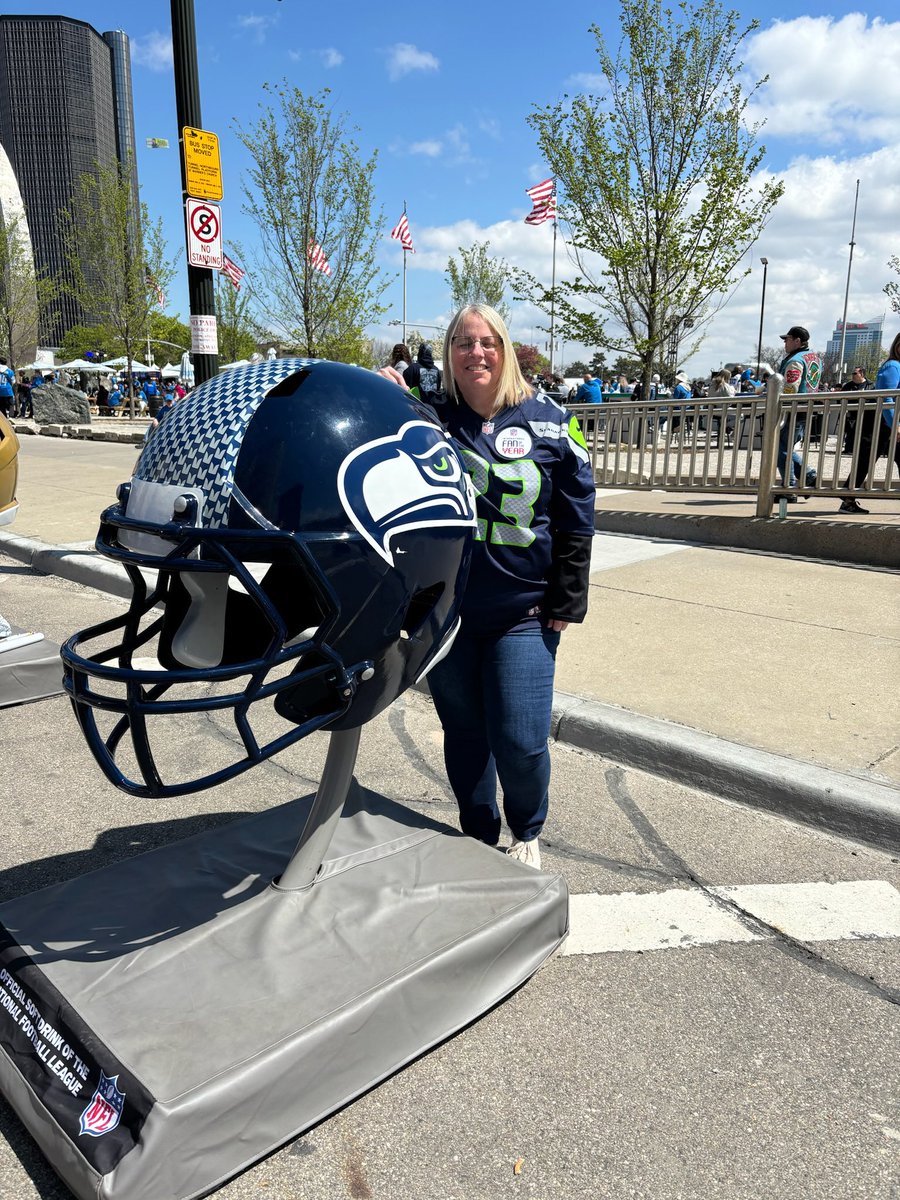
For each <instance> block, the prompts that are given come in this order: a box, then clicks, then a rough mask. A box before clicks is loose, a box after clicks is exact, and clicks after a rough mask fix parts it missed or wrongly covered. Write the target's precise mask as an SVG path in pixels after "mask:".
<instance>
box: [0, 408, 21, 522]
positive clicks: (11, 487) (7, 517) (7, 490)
mask: <svg viewBox="0 0 900 1200" xmlns="http://www.w3.org/2000/svg"><path fill="white" fill-rule="evenodd" d="M18 454H19V439H18V438H17V437H16V433H15V430H14V429H13V427H12V425H10V423H9V421H8V420H7V419H6V417H4V416H3V414H2V413H0V525H11V524H12V522H13V521H14V520H15V518H16V513H17V512H18V511H19V504H18V501H17V500H16V482H17V481H18V477H19V465H18Z"/></svg>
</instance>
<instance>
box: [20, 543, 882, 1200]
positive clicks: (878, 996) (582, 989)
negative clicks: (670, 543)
mask: <svg viewBox="0 0 900 1200" xmlns="http://www.w3.org/2000/svg"><path fill="white" fill-rule="evenodd" d="M23 532H24V531H23ZM119 608H120V604H119V602H118V601H116V600H115V599H113V598H111V597H109V596H106V595H103V594H101V593H99V592H93V591H91V590H88V589H85V588H80V587H78V586H77V585H74V584H70V583H67V582H65V581H63V580H60V579H58V578H54V577H41V576H35V575H33V573H32V572H31V571H30V570H29V569H28V568H26V567H23V566H21V565H20V564H17V563H14V562H12V560H9V559H0V611H2V612H3V613H4V615H5V616H6V617H7V618H8V619H10V620H11V621H12V622H13V623H15V624H17V625H20V626H26V627H28V628H38V629H40V630H42V631H43V632H44V633H45V634H46V635H47V636H48V637H50V638H52V639H54V640H57V641H59V640H61V639H62V638H64V637H65V636H66V635H67V634H68V633H70V632H71V631H72V630H73V629H75V628H77V627H79V626H82V625H84V624H87V623H90V622H92V621H94V620H97V619H101V618H103V617H106V616H109V615H112V614H113V613H115V612H117V611H119ZM0 731H2V762H3V767H4V772H3V775H4V787H3V789H2V792H0V808H2V817H3V829H4V837H3V839H2V841H0V900H3V899H6V898H7V897H10V896H14V895H20V894H23V893H26V892H28V891H31V890H34V889H36V888H39V887H42V886H45V885H47V884H49V883H53V882H55V881H58V880H60V879H63V878H67V877H70V876H72V875H74V874H80V873H82V872H84V871H88V870H91V869H94V868H97V867H100V866H103V865H104V864H106V863H109V862H112V861H116V860H120V859H124V858H127V857H129V856H131V855H134V854H137V853H140V852H142V851H143V850H146V849H149V848H151V847H154V846H158V845H162V844H165V843H166V842H169V841H172V840H174V839H177V838H181V837H184V836H186V835H187V834H189V833H192V832H194V831H195V830H197V829H198V828H203V827H205V826H208V825H209V824H210V823H212V822H216V821H220V820H224V819H227V818H228V817H230V816H232V815H234V816H237V815H239V814H241V813H246V812H250V811H258V810H260V809H262V808H264V807H266V806H267V805H270V804H273V803H277V802H280V801H283V800H286V799H289V798H291V797H293V796H295V795H301V794H305V793H307V792H309V791H311V790H313V788H314V787H315V783H316V781H317V779H318V776H319V772H320V770H321V767H322V763H323V760H324V754H325V749H326V739H325V737H324V736H323V735H314V736H313V737H312V738H310V739H307V740H306V741H305V742H303V743H301V744H300V745H298V746H296V747H294V748H292V749H291V750H290V751H288V752H286V753H284V754H283V755H281V756H279V758H278V760H276V761H274V762H272V763H269V764H267V765H265V766H263V767H259V768H257V769H256V770H255V771H253V772H252V773H251V774H250V775H246V776H244V777H243V778H240V779H237V780H234V781H232V782H231V783H229V784H227V785H224V786H222V787H220V788H218V789H215V790H213V791H211V792H204V793H200V794H197V795H194V796H191V797H188V798H185V799H180V800H168V801H139V800H132V799H129V798H127V797H126V796H124V795H122V794H120V793H118V792H116V791H115V790H114V789H113V788H112V787H111V786H110V785H109V784H107V783H106V781H105V780H104V779H103V778H102V777H101V775H100V774H99V771H98V770H97V768H96V766H95V765H94V763H93V760H92V759H91V757H90V755H89V753H88V751H87V749H86V747H85V746H84V744H83V742H82V740H81V736H80V734H79V733H78V731H77V729H76V727H75V724H74V720H73V718H72V716H71V713H70V711H69V709H68V704H67V702H66V701H65V700H63V699H62V698H61V697H60V698H55V699H51V700H46V701H42V702H40V703H37V704H33V705H28V706H22V707H18V708H13V709H5V710H3V711H2V712H0ZM217 736H221V735H220V733H219V731H217V730H216V729H215V728H212V727H207V728H206V729H205V730H201V731H199V732H197V733H188V732H187V731H185V733H184V736H183V737H179V738H173V739H172V755H173V759H175V760H178V759H179V758H180V759H182V760H184V759H191V760H195V759H196V758H197V756H198V755H202V754H204V752H205V749H204V747H205V741H204V739H207V740H208V739H212V740H215V738H216V737H217ZM553 755H554V782H553V799H552V804H551V816H550V820H549V823H548V825H547V829H546V837H545V839H544V842H543V845H544V861H545V867H546V868H548V869H552V870H558V871H561V872H562V873H563V874H564V875H565V877H566V879H567V881H568V884H569V888H570V891H571V892H572V893H573V896H576V897H586V896H589V895H591V894H596V895H598V896H602V897H613V896H619V895H622V894H625V893H636V894H637V895H638V896H647V895H649V894H650V893H666V894H667V895H672V896H673V897H676V898H683V894H684V893H685V892H689V891H692V890H696V891H699V892H700V893H702V894H704V895H706V894H708V889H709V888H711V887H722V886H732V885H746V884H777V885H785V887H786V888H787V890H786V891H785V893H784V894H785V895H788V896H792V895H793V892H792V891H791V890H790V888H789V887H788V885H794V884H800V883H807V882H814V881H826V882H831V883H835V882H847V883H852V882H854V881H873V882H875V883H878V884H879V885H881V887H882V889H885V890H886V892H887V894H889V895H893V893H890V888H894V889H900V861H898V856H896V855H894V856H891V855H888V854H882V853H879V852H877V851H873V850H868V849H864V848H862V847H860V846H857V845H856V844H853V843H850V842H845V841H842V840H840V839H837V838H833V837H830V836H827V835H823V834H819V833H815V832H813V831H810V830H807V829H804V828H801V827H798V826H796V825H792V824H789V823H787V822H784V821H781V820H780V819H778V818H775V817H771V816H767V815H764V814H762V813H759V812H755V811H753V810H750V809H747V808H742V807H738V806H734V805H730V804H726V803H724V802H722V801H720V800H717V799H716V798H715V797H711V796H709V795H706V794H703V793H700V792H696V791H692V790H689V789H687V788H684V787H680V786H677V785H674V784H670V783H667V782H665V781H663V780H660V779H659V778H656V777H651V776H649V775H644V774H642V773H640V772H636V771H632V770H627V769H623V768H621V767H619V766H616V765H614V764H611V763H609V762H606V761H604V760H603V759H600V758H597V757H593V756H591V755H587V754H581V753H577V752H575V751H572V750H568V749H566V748H565V747H562V746H555V747H554V748H553ZM357 774H358V776H359V778H360V781H361V782H362V783H363V784H365V785H366V786H368V787H371V788H375V789H377V790H380V791H383V792H385V793H386V794H387V795H389V796H391V797H392V798H394V799H397V800H400V801H402V802H404V803H408V804H410V805H411V806H412V807H414V808H416V809H418V810H420V811H427V812H428V813H430V814H431V815H433V816H436V817H440V818H442V819H446V820H447V821H450V822H452V820H453V805H452V802H451V800H450V797H449V796H448V792H447V788H446V784H445V782H444V776H443V768H442V764H441V752H440V738H439V732H438V727H437V722H436V719H435V717H434V713H433V710H432V708H431V705H430V703H429V701H428V700H427V699H426V698H424V697H423V696H421V695H418V694H408V695H407V696H406V697H404V698H403V699H402V700H401V701H400V702H398V704H396V705H395V706H394V707H393V708H392V709H391V710H390V711H389V712H388V713H386V714H384V715H383V716H382V717H381V718H379V719H378V720H377V721H376V722H374V723H373V725H372V726H371V727H370V728H369V729H367V730H366V731H365V732H364V736H363V741H362V747H361V751H360V759H359V766H358V771H357ZM674 911H675V908H674V907H673V913H674ZM737 915H738V916H746V914H742V913H741V911H740V909H739V907H738V908H737ZM747 919H748V920H749V918H747ZM788 924H789V923H788ZM573 926H574V920H573ZM786 927H787V926H786ZM613 933H614V934H616V935H617V934H618V933H621V934H622V937H623V939H624V937H625V934H626V933H627V930H625V929H624V928H623V929H622V930H621V931H619V930H613ZM898 1004H900V938H898V937H897V936H863V937H840V938H830V939H821V940H809V941H804V940H802V939H797V938H796V937H791V936H788V935H786V934H781V933H779V932H778V930H777V929H774V928H771V929H767V930H766V931H765V936H761V937H759V938H758V939H757V940H753V941H742V942H728V941H718V940H712V941H709V942H702V941H698V940H691V939H682V940H676V941H675V942H673V944H671V945H670V946H669V947H668V948H663V949H656V950H643V951H638V950H622V949H613V950H610V951H609V952H606V953H584V954H569V955H564V956H560V957H557V958H556V959H554V960H553V961H551V962H550V963H549V964H548V965H547V966H545V967H544V968H543V969H542V970H541V971H540V972H539V973H538V974H537V975H536V976H535V977H534V978H533V979H532V980H531V981H530V982H529V983H528V984H526V985H525V986H524V987H523V988H522V989H520V991H518V992H517V993H516V994H515V995H514V996H512V997H511V998H510V999H508V1000H507V1001H506V1002H505V1003H503V1004H501V1005H499V1006H498V1007H497V1008H496V1009H494V1010H493V1011H492V1012H490V1013H489V1014H487V1015H486V1016H485V1017H484V1018H483V1019H481V1020H480V1021H478V1022H476V1023H475V1024H474V1025H472V1026H471V1027H470V1028H468V1029H467V1030H465V1031H464V1032H462V1033H461V1034H459V1035H458V1036H457V1037H455V1038H453V1039H451V1040H450V1041H448V1042H447V1043H445V1044H444V1045H442V1046H440V1047H439V1048H438V1049H436V1050H434V1051H433V1052H432V1053H430V1054H428V1055H426V1056H425V1057H423V1058H422V1059H420V1060H419V1061H417V1062H416V1063H414V1064H413V1065H412V1066H410V1067H409V1068H407V1069H406V1070H404V1071H402V1072H400V1073H399V1074H398V1075H396V1076H394V1077H393V1078H392V1079H390V1080H388V1081H387V1082H386V1083H384V1084H383V1085H382V1086H380V1087H378V1088H376V1089H375V1090H373V1091H372V1092H370V1093H369V1094H367V1095H366V1096H364V1097H363V1098H362V1099H360V1100H358V1101H357V1102H355V1103H354V1104H352V1105H349V1106H348V1107H347V1108H345V1109H344V1110H342V1111H341V1112H339V1113H337V1114H336V1115H334V1116H333V1117H331V1118H330V1119H328V1120H326V1121H324V1122H323V1123H322V1124H321V1125H319V1126H317V1127H316V1128H314V1129H312V1130H311V1131H309V1132H307V1133H306V1134H305V1135H303V1136H302V1137H300V1138H298V1139H297V1140H296V1141H295V1142H294V1143H293V1144H291V1145H289V1146H287V1147H285V1148H283V1149H282V1150H281V1151H279V1152H278V1153H276V1154H274V1155H272V1156H271V1157H270V1158H269V1159H267V1160H266V1161H264V1162H262V1163H260V1164H258V1165H257V1166H255V1167H253V1168H252V1169H250V1170H249V1171H247V1172H246V1173H245V1174H244V1175H242V1176H240V1177H239V1178H237V1179H235V1180H233V1181H232V1182H230V1183H229V1184H227V1185H226V1186H225V1187H224V1188H222V1189H221V1190H220V1191H219V1192H218V1193H216V1195H217V1197H221V1198H222V1200H226V1198H227V1200H250V1198H251V1197H252V1198H254V1200H256V1198H259V1197H267V1198H269V1200H323V1198H325V1197H328V1198H329V1200H330V1198H335V1200H343V1198H345V1197H346V1198H349V1200H419V1198H421V1197H436V1198H440V1200H495V1198H498V1197H504V1196H520V1197H529V1198H530V1200H582V1198H584V1200H587V1198H591V1200H594V1198H597V1197H611V1198H614V1200H622V1198H625V1197H629V1198H630V1197H639V1198H646V1200H676V1198H691V1200H693V1198H697V1200H713V1198H715V1200H750V1198H757V1197H758V1198H759V1200H763V1198H765V1200H798V1198H806V1197H809V1198H817V1200H818V1198H826V1197H828V1198H830V1197H834V1198H835V1200H838V1198H840V1200H852V1198H857V1197H858V1198H859V1200H879V1198H883V1200H888V1198H891V1200H900V1092H898V1088H897V1077H898V1064H900V1032H898V1030H900V1023H898V1013H900V1009H898ZM161 1036H164V1034H161ZM298 1086H302V1080H299V1081H298ZM519 1160H522V1161H521V1162H520V1171H519V1173H518V1174H517V1173H515V1172H514V1167H515V1164H516V1163H517V1162H518V1161H519ZM67 1194H68V1193H67V1192H66V1191H65V1189H64V1188H63V1187H62V1185H61V1184H59V1183H58V1182H57V1181H56V1180H55V1177H54V1176H53V1174H52V1172H51V1171H50V1169H49V1168H48V1166H47V1165H46V1163H45V1162H44V1160H43V1158H42V1157H41V1155H40V1154H39V1152H38V1151H37V1149H36V1148H35V1146H34V1144H33V1142H32V1141H31V1139H30V1137H29V1136H28V1135H27V1134H26V1133H25V1132H24V1130H23V1129H22V1126H21V1125H20V1124H19V1122H18V1120H17V1118H16V1117H15V1116H14V1115H13V1113H12V1112H11V1110H10V1109H9V1108H8V1106H6V1104H5V1102H2V1101H0V1197H3V1198H4V1200H7V1198H8V1200H13V1198H14V1200H33V1198H34V1197H41V1198H42V1200H63V1198H64V1197H65V1196H66V1195H67Z"/></svg>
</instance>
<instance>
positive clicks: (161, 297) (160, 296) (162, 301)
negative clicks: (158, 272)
mask: <svg viewBox="0 0 900 1200" xmlns="http://www.w3.org/2000/svg"><path fill="white" fill-rule="evenodd" d="M147 287H151V288H153V290H154V292H156V302H157V304H158V305H159V307H160V308H165V307H166V293H165V292H164V291H163V290H162V288H161V287H160V286H159V284H158V283H157V282H156V280H155V279H154V278H153V276H152V275H151V274H150V272H149V271H148V272H147Z"/></svg>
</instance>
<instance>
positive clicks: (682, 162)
mask: <svg viewBox="0 0 900 1200" xmlns="http://www.w3.org/2000/svg"><path fill="white" fill-rule="evenodd" d="M620 4H621V28H622V38H621V41H620V43H619V45H618V49H617V50H616V52H615V53H613V52H612V51H611V50H610V49H609V48H608V46H607V43H606V41H605V39H604V37H603V35H602V34H601V32H600V30H599V29H598V28H597V27H596V26H593V27H592V28H591V33H592V34H593V36H594V38H595V41H596V52H597V57H598V61H599V67H600V71H601V72H602V75H603V77H604V80H605V90H604V92H603V94H602V95H599V96H592V95H580V96H578V97H576V98H575V99H573V100H571V101H570V100H569V99H568V97H566V98H564V100H563V101H561V102H560V103H557V104H553V105H549V106H547V107H545V108H541V109H537V110H536V111H535V112H534V113H533V114H532V115H531V117H530V118H529V123H530V124H531V126H532V128H533V129H534V130H535V132H536V134H537V137H538V142H539V144H540V147H541V150H542V151H543V154H544V156H545V158H546V160H547V162H548V163H549V166H550V169H551V171H552V172H553V173H554V175H555V176H556V177H557V179H558V181H559V184H560V186H561V190H562V193H563V202H562V203H561V205H560V212H561V216H562V218H563V219H564V222H565V224H566V225H567V226H568V228H569V229H570V230H571V236H570V239H569V247H570V252H571V254H572V256H573V258H574V261H575V263H576V265H577V269H578V272H579V273H578V276H577V277H576V279H575V280H574V282H572V283H564V284H561V285H560V286H559V287H558V288H557V289H556V303H557V313H558V314H559V318H560V321H561V325H562V328H563V330H564V332H565V336H566V338H567V339H571V340H574V341H579V342H582V343H586V344H588V345H591V344H594V345H596V344H598V343H602V344H604V345H606V346H609V347H610V348H611V349H613V350H617V351H620V352H623V353H625V354H628V355H634V356H635V357H637V358H638V359H639V361H640V365H641V374H642V375H643V376H644V378H645V379H648V378H649V375H650V374H651V372H652V367H653V363H654V360H662V361H667V359H668V349H667V348H668V347H669V345H670V344H671V341H672V339H673V337H677V336H678V333H679V330H680V329H681V328H684V326H685V319H686V318H687V319H689V320H692V321H693V322H694V324H695V325H698V326H699V325H700V324H701V323H702V322H703V321H705V320H708V319H709V318H710V316H711V315H712V312H713V310H714V307H715V305H714V301H715V299H716V298H717V297H721V296H723V295H725V294H726V293H727V292H729V291H730V289H732V288H733V287H734V285H735V283H736V282H737V280H738V279H739V278H741V277H742V276H743V275H745V274H746V270H745V269H744V268H742V267H741V259H742V257H743V255H744V254H745V252H746V250H747V249H748V247H749V246H751V245H752V244H753V242H754V241H755V240H756V239H757V238H758V237H759V234H760V232H761V230H762V228H763V226H764V225H765V223H766V221H767V220H768V218H769V216H770V214H771V212H772V210H773V208H774V206H775V204H776V203H777V201H778V199H779V197H780V196H781V193H782V191H783V185H782V184H781V183H780V182H776V181H772V180H770V181H762V182H760V181H759V180H755V179H754V178H753V175H754V172H755V171H756V169H757V168H758V167H759V166H760V164H761V162H762V160H763V156H764V153H765V147H763V146H759V145H757V133H758V127H757V126H753V125H749V124H748V123H747V113H746V110H747V105H748V103H749V100H750V98H751V97H752V95H753V94H754V93H755V92H756V91H757V89H758V88H759V87H760V86H761V85H762V84H763V83H764V82H765V80H760V81H759V82H757V83H756V84H754V85H751V87H750V89H749V91H748V92H745V91H744V89H743V87H742V84H741V82H740V76H741V72H742V69H743V67H742V63H741V61H740V58H739V54H740V49H741V44H742V42H743V41H744V39H745V38H746V37H747V36H748V34H750V33H751V32H752V31H753V30H754V29H755V28H756V27H757V24H758V22H755V21H754V22H751V23H750V24H749V25H748V26H746V27H745V28H741V27H740V26H739V24H738V22H739V15H738V14H737V13H736V12H733V11H726V10H724V9H723V8H722V6H721V4H720V3H719V0H681V2H680V3H679V4H678V6H677V8H676V9H674V10H673V9H669V8H665V7H664V6H663V0H620ZM529 290H530V293H531V295H532V297H533V298H536V299H537V301H538V302H540V303H542V304H543V305H544V306H546V305H547V303H548V302H549V294H548V292H547V290H546V289H545V288H542V287H541V286H540V285H539V284H538V283H537V282H536V281H535V280H533V279H531V280H529ZM697 345H699V342H698V343H697ZM691 352H693V348H692V351H691Z"/></svg>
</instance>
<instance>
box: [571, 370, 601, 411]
mask: <svg viewBox="0 0 900 1200" xmlns="http://www.w3.org/2000/svg"><path fill="white" fill-rule="evenodd" d="M572 403H573V404H602V403H603V385H602V384H601V382H600V380H599V379H595V378H594V377H593V375H585V377H584V383H582V384H581V386H580V387H579V388H578V391H577V392H576V393H575V397H574V399H573V401H572Z"/></svg>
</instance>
